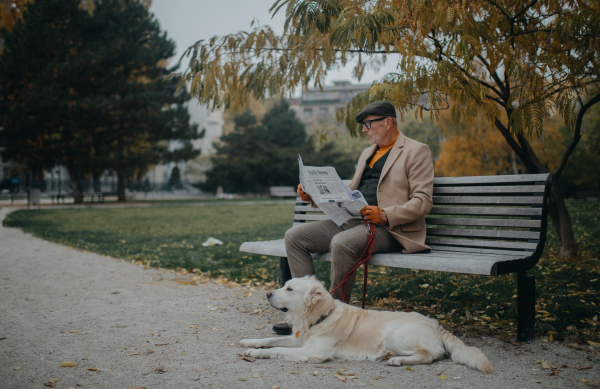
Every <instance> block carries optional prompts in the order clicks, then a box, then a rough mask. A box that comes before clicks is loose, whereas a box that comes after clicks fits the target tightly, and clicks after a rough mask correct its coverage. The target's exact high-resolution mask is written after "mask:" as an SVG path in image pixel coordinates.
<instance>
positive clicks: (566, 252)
mask: <svg viewBox="0 0 600 389" xmlns="http://www.w3.org/2000/svg"><path fill="white" fill-rule="evenodd" d="M548 215H549V216H550V220H552V224H553V225H554V229H555V230H556V233H557V234H558V237H559V238H560V242H561V243H562V246H561V248H560V256H561V257H565V258H566V257H571V258H577V257H579V256H581V249H580V248H579V246H578V245H577V241H576V240H575V235H574V234H573V225H572V224H571V217H570V216H569V211H568V210H567V206H566V204H565V199H564V197H563V195H562V193H561V192H560V188H559V186H558V182H553V183H552V196H551V197H550V204H549V206H548Z"/></svg>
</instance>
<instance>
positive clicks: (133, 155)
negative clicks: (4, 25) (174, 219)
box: [0, 0, 198, 202]
mask: <svg viewBox="0 0 600 389" xmlns="http://www.w3.org/2000/svg"><path fill="white" fill-rule="evenodd" d="M79 5H80V4H79V1H78V0H64V1H63V0H40V1H37V2H34V3H32V4H31V5H30V6H29V7H28V8H27V10H26V12H25V13H24V15H23V21H22V22H19V23H17V25H16V26H15V28H14V29H13V31H12V32H10V33H9V32H8V31H6V30H2V32H1V34H2V36H3V37H4V38H5V51H4V53H3V54H2V56H1V57H0V123H1V124H2V130H0V146H2V147H4V150H3V151H2V156H3V158H5V159H13V160H15V161H16V162H21V163H23V164H25V165H27V166H28V167H30V168H32V169H35V170H41V169H49V168H52V167H53V166H55V165H56V164H62V165H65V166H66V167H67V169H68V171H69V176H70V178H71V182H72V186H73V193H74V195H75V200H76V202H81V201H82V197H81V186H80V180H81V178H82V177H83V176H84V175H85V174H87V173H89V172H93V173H95V174H99V173H100V172H101V171H103V170H105V169H112V170H114V171H116V172H117V175H118V178H119V199H120V200H125V180H126V178H127V177H131V176H133V175H134V174H135V173H138V174H140V173H143V172H144V171H145V170H146V169H147V168H148V166H149V165H151V164H155V163H158V162H163V161H168V160H172V159H174V158H176V159H188V158H193V157H195V156H196V155H197V154H198V152H197V151H194V150H192V147H191V143H190V141H191V140H192V139H195V138H197V137H198V132H197V126H191V125H190V124H189V114H188V113H187V109H185V107H184V106H183V104H184V103H185V102H186V101H187V100H188V99H189V95H188V94H187V93H186V92H185V91H183V92H179V93H175V90H176V84H177V79H170V80H165V76H167V75H168V74H169V73H170V72H171V71H172V70H173V69H167V68H166V64H167V59H168V58H169V57H171V56H172V55H173V52H174V44H173V43H172V42H171V41H170V40H168V39H167V37H166V35H165V34H164V33H161V31H160V28H159V26H158V23H157V22H156V20H154V19H152V17H151V15H150V14H149V13H148V11H147V10H146V9H145V8H144V6H143V5H142V4H140V2H138V1H135V0H105V1H102V2H97V3H96V4H95V5H96V6H95V7H94V12H93V15H92V14H90V13H88V12H87V11H85V10H83V9H81V8H80V6H79ZM174 139H179V140H181V142H182V144H183V148H182V149H181V150H178V151H177V152H169V151H168V144H169V141H171V140H174Z"/></svg>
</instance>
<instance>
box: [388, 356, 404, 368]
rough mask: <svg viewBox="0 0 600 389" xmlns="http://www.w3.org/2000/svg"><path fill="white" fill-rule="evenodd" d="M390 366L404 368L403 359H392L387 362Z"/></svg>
mask: <svg viewBox="0 0 600 389" xmlns="http://www.w3.org/2000/svg"><path fill="white" fill-rule="evenodd" d="M387 364H388V366H402V358H400V357H395V358H390V359H388V361H387Z"/></svg>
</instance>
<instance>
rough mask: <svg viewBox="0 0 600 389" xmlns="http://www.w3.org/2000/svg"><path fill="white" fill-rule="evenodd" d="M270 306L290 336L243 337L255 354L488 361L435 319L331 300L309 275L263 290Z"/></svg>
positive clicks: (480, 364)
mask: <svg viewBox="0 0 600 389" xmlns="http://www.w3.org/2000/svg"><path fill="white" fill-rule="evenodd" d="M267 299H268V301H269V303H270V304H271V306H273V308H275V309H279V310H281V311H283V312H287V316H286V319H287V321H288V323H290V324H291V325H292V328H293V334H292V335H291V336H284V337H277V338H267V339H243V340H241V341H240V343H241V344H242V345H243V346H244V347H252V348H250V349H248V350H246V354H247V355H250V356H252V357H256V358H281V359H287V360H290V361H308V362H316V363H319V362H323V361H325V360H329V359H353V360H360V359H368V360H371V361H376V360H381V359H385V358H387V357H390V358H389V359H388V361H387V363H388V365H396V366H401V365H417V364H429V363H431V362H433V361H435V360H438V359H440V358H442V357H443V356H444V355H446V354H449V355H450V356H451V358H452V360H453V361H455V362H458V363H462V364H465V365H467V366H469V367H471V368H473V369H477V370H480V371H482V372H484V373H490V372H492V370H493V369H492V366H491V365H490V363H489V362H488V360H487V358H486V357H485V355H483V353H482V352H481V351H480V350H479V349H478V348H475V347H467V346H466V345H465V344H464V343H463V342H462V341H461V340H460V339H458V338H457V337H456V336H454V335H452V334H451V333H450V332H448V331H446V330H445V329H443V328H442V327H441V326H440V325H439V324H438V322H437V320H434V319H429V318H426V317H425V316H423V315H421V314H419V313H416V312H408V313H407V312H382V311H368V310H362V309H360V308H356V307H353V306H350V305H348V304H344V303H342V302H340V301H337V300H334V299H333V298H332V297H331V295H330V294H329V292H328V291H327V290H326V289H325V288H324V287H323V285H322V284H321V283H320V282H319V281H317V279H316V278H315V277H314V276H312V277H308V276H306V277H304V278H294V279H291V280H289V281H288V282H286V284H285V286H284V287H283V288H281V289H277V290H276V291H274V292H268V293H267Z"/></svg>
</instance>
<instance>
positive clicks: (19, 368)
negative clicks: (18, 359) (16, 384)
mask: <svg viewBox="0 0 600 389" xmlns="http://www.w3.org/2000/svg"><path fill="white" fill-rule="evenodd" d="M13 370H21V366H18V367H15V368H13Z"/></svg>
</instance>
